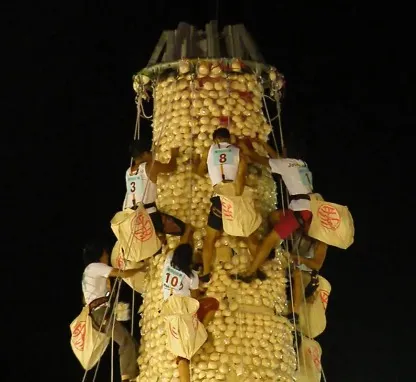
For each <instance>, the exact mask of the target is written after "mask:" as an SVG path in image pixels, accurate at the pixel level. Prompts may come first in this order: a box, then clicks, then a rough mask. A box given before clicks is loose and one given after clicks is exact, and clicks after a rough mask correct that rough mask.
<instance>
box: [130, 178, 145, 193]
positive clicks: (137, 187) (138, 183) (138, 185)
mask: <svg viewBox="0 0 416 382" xmlns="http://www.w3.org/2000/svg"><path fill="white" fill-rule="evenodd" d="M127 187H128V191H129V193H130V194H134V195H136V197H140V196H141V195H142V193H143V178H142V176H141V175H130V176H129V177H128V181H127Z"/></svg>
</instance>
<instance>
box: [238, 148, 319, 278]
mask: <svg viewBox="0 0 416 382" xmlns="http://www.w3.org/2000/svg"><path fill="white" fill-rule="evenodd" d="M257 142H258V143H261V144H263V146H264V148H265V150H266V151H267V153H268V154H269V155H270V158H268V157H263V156H260V155H259V154H257V153H256V152H255V151H254V150H249V149H248V147H247V146H246V145H245V144H244V143H241V144H240V147H241V148H242V151H243V152H244V153H245V154H246V155H247V156H248V157H249V158H250V159H251V160H252V161H253V162H256V163H259V164H262V165H264V166H268V167H270V169H271V171H272V173H275V174H279V175H281V176H282V179H283V182H284V183H285V185H286V188H287V190H288V192H289V195H290V196H289V199H290V204H289V208H288V209H286V210H285V211H283V210H279V211H276V212H275V213H274V214H273V216H272V220H274V223H275V224H274V227H273V229H272V230H271V232H270V233H269V234H268V235H267V236H266V237H265V238H264V240H263V241H262V242H261V244H260V245H259V248H258V249H257V253H256V256H255V259H254V261H253V262H252V264H251V265H250V267H249V269H248V270H247V272H246V274H245V275H241V276H240V277H241V279H242V280H243V281H245V282H250V281H251V280H252V279H254V278H256V277H257V273H258V268H259V267H260V266H261V265H262V264H263V262H264V261H265V260H266V258H267V256H268V255H269V253H270V251H271V250H272V249H273V247H274V246H275V245H276V244H280V243H281V241H282V240H285V239H287V238H288V237H290V235H291V234H292V233H294V232H295V231H297V230H298V229H302V230H303V232H304V233H307V232H308V229H309V225H310V222H311V220H312V212H311V208H310V195H311V194H312V193H313V186H312V173H311V171H310V170H309V168H308V166H307V164H306V163H305V162H304V161H302V160H299V159H293V158H286V155H284V157H282V158H279V155H278V154H277V152H276V151H275V150H274V149H273V148H272V147H271V146H270V145H268V144H267V143H264V142H261V141H259V140H258V141H257ZM284 154H285V153H284Z"/></svg>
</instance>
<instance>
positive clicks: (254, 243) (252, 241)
mask: <svg viewBox="0 0 416 382" xmlns="http://www.w3.org/2000/svg"><path fill="white" fill-rule="evenodd" d="M246 243H247V247H248V250H249V251H250V253H251V256H255V255H256V252H257V247H258V246H259V239H258V238H257V231H256V232H253V233H252V234H251V235H250V236H249V237H248V238H247V239H246Z"/></svg>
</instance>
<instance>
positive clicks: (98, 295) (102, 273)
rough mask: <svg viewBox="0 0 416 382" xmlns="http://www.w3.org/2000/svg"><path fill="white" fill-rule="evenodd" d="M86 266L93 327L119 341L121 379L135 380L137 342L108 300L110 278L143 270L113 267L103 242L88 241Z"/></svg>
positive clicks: (85, 289) (84, 285) (85, 288)
mask: <svg viewBox="0 0 416 382" xmlns="http://www.w3.org/2000/svg"><path fill="white" fill-rule="evenodd" d="M83 257H84V263H85V266H86V268H85V270H84V273H83V276H82V291H83V294H84V301H85V303H86V304H87V305H88V306H89V315H90V316H91V318H92V323H93V328H94V329H95V330H97V331H101V332H103V333H106V334H107V335H108V336H112V337H113V339H114V341H115V342H116V343H117V344H118V345H119V347H120V350H119V354H120V371H121V379H122V381H133V380H135V378H136V377H137V375H138V372H139V370H138V367H137V362H136V360H137V344H136V341H135V340H134V339H133V337H132V336H131V335H130V334H129V332H128V331H127V330H126V329H125V328H124V326H123V325H122V324H121V323H119V322H118V321H116V320H115V316H114V315H112V314H111V311H112V309H111V307H110V306H109V304H110V303H111V302H110V301H109V297H108V296H109V292H110V288H109V282H108V281H109V278H110V277H112V278H115V277H121V278H128V277H132V276H134V275H135V274H136V273H137V272H139V271H140V270H141V268H142V267H139V268H137V269H129V270H126V271H122V270H120V269H117V268H113V267H110V266H109V265H108V262H109V254H108V252H107V250H106V249H105V247H104V245H100V243H98V242H92V243H89V244H88V245H87V246H86V247H85V248H84V251H83Z"/></svg>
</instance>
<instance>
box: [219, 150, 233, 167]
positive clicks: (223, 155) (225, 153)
mask: <svg viewBox="0 0 416 382" xmlns="http://www.w3.org/2000/svg"><path fill="white" fill-rule="evenodd" d="M221 164H234V152H233V150H232V149H230V148H226V149H215V150H214V165H216V166H218V165H221Z"/></svg>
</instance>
